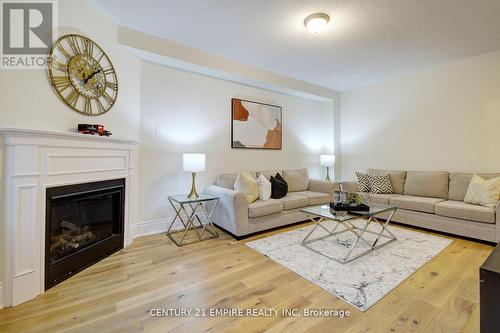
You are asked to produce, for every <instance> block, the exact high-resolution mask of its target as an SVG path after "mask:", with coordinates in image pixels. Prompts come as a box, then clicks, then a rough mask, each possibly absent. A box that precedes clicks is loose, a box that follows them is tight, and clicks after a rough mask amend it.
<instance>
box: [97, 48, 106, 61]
mask: <svg viewBox="0 0 500 333" xmlns="http://www.w3.org/2000/svg"><path fill="white" fill-rule="evenodd" d="M99 53H100V54H99V58H97V59H96V61H97V62H101V60H102V57H104V51H103V50H99Z"/></svg>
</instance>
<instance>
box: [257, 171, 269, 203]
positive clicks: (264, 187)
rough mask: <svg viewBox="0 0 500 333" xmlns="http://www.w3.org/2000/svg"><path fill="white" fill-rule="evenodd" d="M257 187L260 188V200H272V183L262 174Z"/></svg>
mask: <svg viewBox="0 0 500 333" xmlns="http://www.w3.org/2000/svg"><path fill="white" fill-rule="evenodd" d="M257 185H258V186H259V199H260V200H269V198H271V182H270V181H269V180H267V178H266V177H264V175H262V174H261V175H260V176H259V178H257Z"/></svg>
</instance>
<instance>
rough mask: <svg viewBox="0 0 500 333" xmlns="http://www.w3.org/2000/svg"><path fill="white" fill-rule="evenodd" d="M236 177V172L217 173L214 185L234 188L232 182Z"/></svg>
mask: <svg viewBox="0 0 500 333" xmlns="http://www.w3.org/2000/svg"><path fill="white" fill-rule="evenodd" d="M237 177H238V174H237V173H219V174H218V175H217V180H216V181H215V185H217V186H221V187H225V188H228V189H230V190H234V182H235V181H236V178H237Z"/></svg>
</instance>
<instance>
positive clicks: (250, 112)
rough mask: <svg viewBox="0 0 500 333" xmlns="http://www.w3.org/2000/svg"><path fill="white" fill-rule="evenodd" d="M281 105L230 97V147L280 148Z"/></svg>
mask: <svg viewBox="0 0 500 333" xmlns="http://www.w3.org/2000/svg"><path fill="white" fill-rule="evenodd" d="M281 117H282V115H281V106H276V105H270V104H264V103H257V102H252V101H247V100H243V99H238V98H233V99H231V148H245V149H271V150H280V149H281V148H282V125H283V123H282V118H281Z"/></svg>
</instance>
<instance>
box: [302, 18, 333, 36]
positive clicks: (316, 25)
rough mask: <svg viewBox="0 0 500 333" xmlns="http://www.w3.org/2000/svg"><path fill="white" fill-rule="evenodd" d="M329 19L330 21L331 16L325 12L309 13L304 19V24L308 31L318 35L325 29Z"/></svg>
mask: <svg viewBox="0 0 500 333" xmlns="http://www.w3.org/2000/svg"><path fill="white" fill-rule="evenodd" d="M328 21H330V16H328V15H326V14H324V13H316V14H312V15H309V16H308V17H307V18H306V19H305V20H304V25H305V26H306V28H307V31H309V32H310V33H312V34H313V35H317V34H319V33H320V32H322V31H323V30H325V28H326V26H327V24H328Z"/></svg>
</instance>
